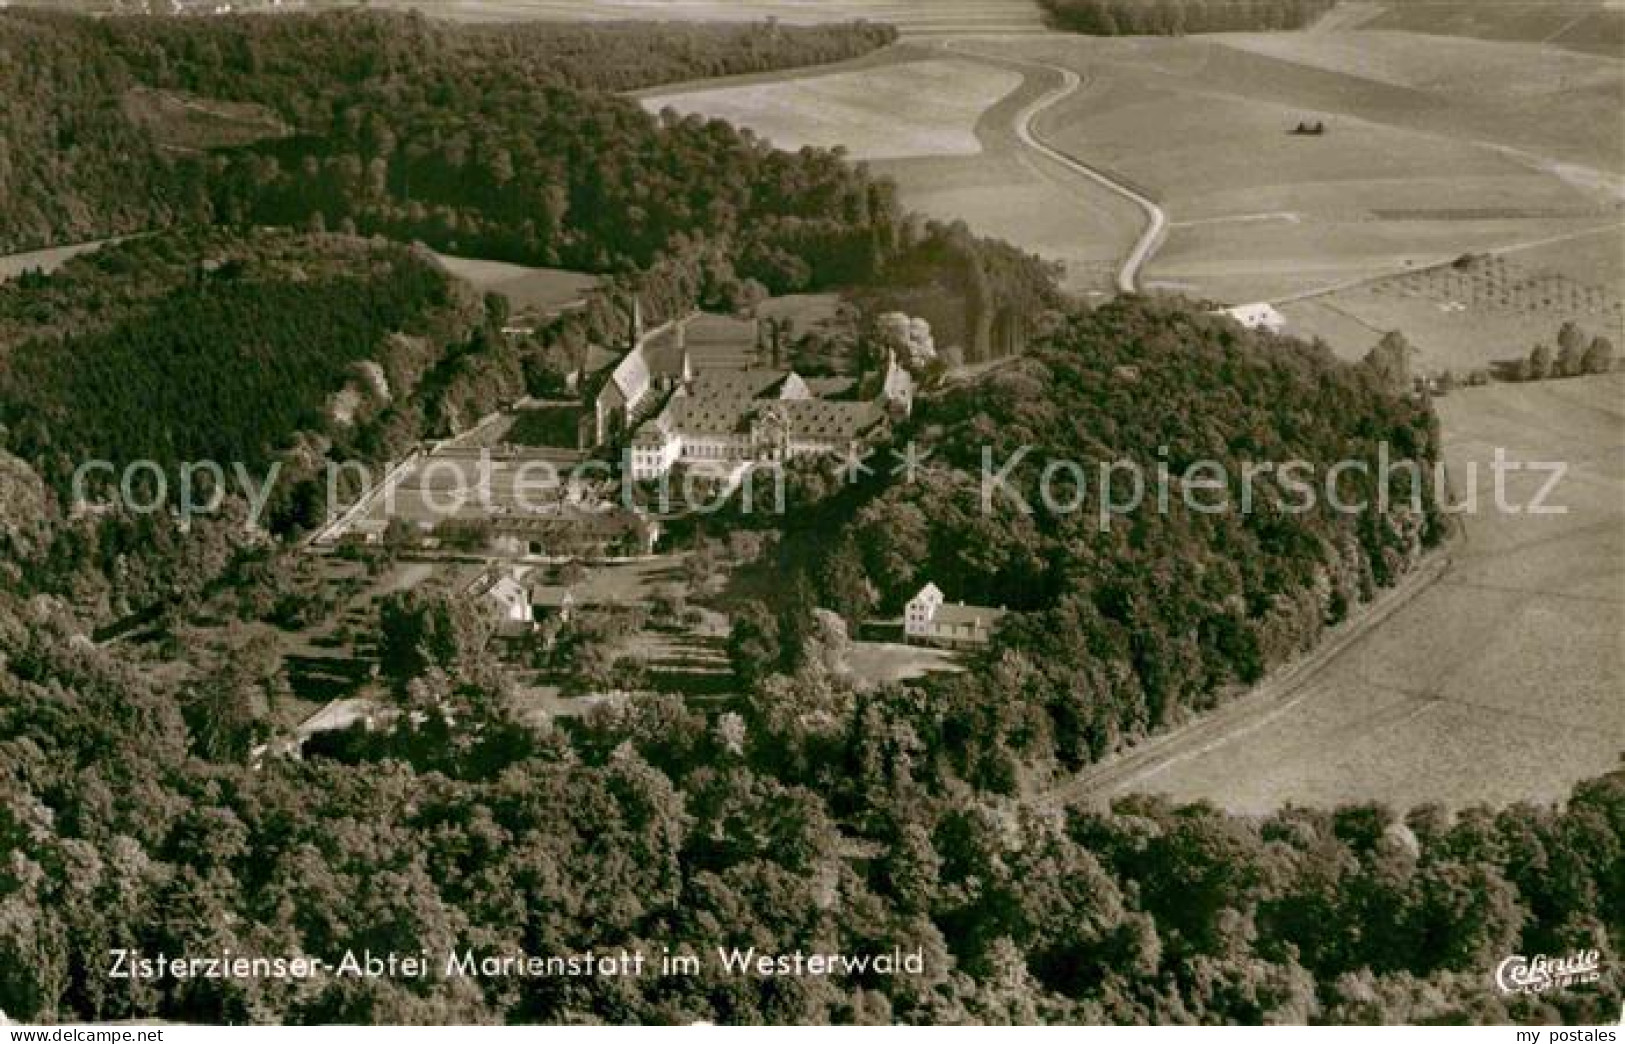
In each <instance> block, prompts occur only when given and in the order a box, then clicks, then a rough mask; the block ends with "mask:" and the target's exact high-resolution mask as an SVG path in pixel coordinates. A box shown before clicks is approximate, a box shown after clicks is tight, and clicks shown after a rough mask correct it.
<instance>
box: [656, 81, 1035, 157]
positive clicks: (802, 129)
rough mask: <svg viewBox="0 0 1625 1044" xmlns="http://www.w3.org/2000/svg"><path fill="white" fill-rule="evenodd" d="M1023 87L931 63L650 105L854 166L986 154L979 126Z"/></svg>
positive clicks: (672, 97)
mask: <svg viewBox="0 0 1625 1044" xmlns="http://www.w3.org/2000/svg"><path fill="white" fill-rule="evenodd" d="M1020 85H1021V76H1020V75H1019V74H1017V73H1013V72H1009V71H1006V70H1004V69H998V68H994V67H991V66H988V65H984V64H981V63H977V62H970V61H961V60H950V59H927V60H922V61H916V62H907V63H901V64H886V65H882V66H879V67H877V68H869V69H864V70H861V71H854V72H838V73H830V74H828V75H822V76H809V77H804V78H800V79H796V80H790V81H785V82H781V83H772V84H760V85H753V86H746V87H721V88H715V89H709V90H700V91H691V92H685V93H681V94H664V95H655V96H652V97H646V98H644V99H643V105H644V107H645V108H646V109H648V110H650V111H651V112H658V111H659V110H660V109H662V108H665V107H666V106H671V107H672V108H675V109H677V110H678V111H680V112H685V113H688V112H698V113H701V114H703V115H706V116H710V117H715V118H718V119H724V120H727V121H728V122H729V123H733V124H736V125H738V126H742V127H749V128H751V129H752V130H754V131H755V132H756V133H757V134H759V135H761V136H762V137H764V138H766V139H768V140H769V141H771V142H772V143H773V144H774V145H777V146H778V147H779V148H782V149H789V150H791V151H795V150H798V149H800V148H802V147H804V146H808V145H812V146H817V147H820V148H833V147H835V146H837V145H839V146H843V147H845V148H846V149H847V151H848V152H849V153H850V154H851V155H852V157H853V158H854V159H860V160H874V159H898V158H903V157H913V156H969V155H975V154H976V153H979V152H981V151H982V143H981V141H980V139H978V138H977V136H976V122H977V120H978V119H980V117H981V115H982V113H983V112H985V111H987V109H989V108H990V107H992V106H993V105H994V104H996V103H997V102H998V101H999V100H1000V99H1002V98H1004V97H1005V96H1007V95H1008V94H1010V92H1012V91H1014V90H1015V89H1016V88H1017V87H1019V86H1020Z"/></svg>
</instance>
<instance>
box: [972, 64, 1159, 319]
mask: <svg viewBox="0 0 1625 1044" xmlns="http://www.w3.org/2000/svg"><path fill="white" fill-rule="evenodd" d="M942 47H943V49H944V50H948V51H953V52H954V53H956V54H961V55H964V56H966V57H968V58H975V59H977V60H979V61H984V62H991V63H993V64H995V65H1002V66H1013V67H1015V68H1019V69H1022V70H1024V71H1025V72H1026V73H1027V74H1028V75H1031V74H1032V73H1033V72H1034V71H1035V70H1037V71H1041V72H1043V73H1049V74H1052V75H1055V76H1059V77H1060V78H1061V83H1060V85H1059V86H1057V87H1054V88H1051V89H1050V90H1049V91H1046V92H1045V93H1044V94H1043V95H1042V96H1040V97H1038V98H1036V99H1034V100H1033V101H1032V102H1031V103H1029V104H1028V105H1026V106H1025V107H1023V108H1022V110H1021V111H1020V112H1019V113H1017V114H1016V118H1015V132H1016V137H1017V138H1018V139H1020V141H1021V143H1022V144H1023V145H1025V146H1026V147H1027V148H1029V149H1031V150H1032V151H1034V152H1036V153H1038V154H1039V155H1041V156H1043V157H1044V158H1046V159H1048V160H1050V161H1051V162H1053V163H1056V164H1059V165H1060V166H1062V167H1064V168H1066V169H1067V170H1069V171H1071V172H1072V173H1074V174H1078V175H1080V176H1082V177H1085V178H1088V179H1089V180H1090V181H1093V182H1095V183H1097V184H1099V185H1102V186H1104V187H1105V188H1107V189H1108V190H1110V191H1112V192H1114V193H1116V194H1117V195H1119V196H1121V197H1123V198H1124V199H1126V200H1128V201H1129V202H1130V203H1133V204H1134V205H1135V206H1136V207H1138V208H1139V209H1140V211H1141V213H1143V214H1144V215H1145V220H1146V227H1145V231H1144V232H1142V233H1141V234H1140V238H1139V240H1138V241H1137V242H1136V243H1135V244H1134V248H1133V249H1132V250H1130V251H1129V254H1128V257H1127V258H1125V259H1124V261H1123V264H1122V266H1121V267H1120V268H1119V269H1118V270H1117V289H1118V290H1119V291H1121V292H1122V293H1125V294H1135V293H1139V292H1140V274H1141V272H1142V271H1143V270H1144V268H1145V266H1146V265H1147V264H1148V263H1149V262H1150V261H1151V256H1152V255H1153V254H1155V253H1156V251H1157V248H1158V247H1160V246H1161V245H1162V241H1163V238H1164V237H1165V236H1166V235H1167V234H1168V215H1167V214H1166V213H1165V212H1164V211H1163V209H1162V208H1161V207H1160V206H1158V205H1157V203H1156V201H1155V200H1153V199H1151V198H1150V197H1149V196H1146V195H1145V194H1144V193H1142V192H1140V191H1138V190H1136V189H1134V188H1132V187H1130V186H1128V185H1125V184H1123V183H1122V182H1120V181H1118V180H1116V179H1115V178H1113V177H1112V176H1111V175H1110V174H1107V173H1105V172H1104V171H1101V170H1097V169H1095V168H1094V167H1091V166H1089V164H1087V163H1084V162H1082V161H1081V160H1078V159H1077V158H1075V157H1073V156H1069V155H1067V154H1066V153H1064V152H1062V151H1061V150H1060V149H1057V148H1055V147H1053V146H1051V145H1050V144H1048V143H1047V142H1045V141H1044V139H1043V138H1041V137H1039V135H1038V131H1037V130H1036V124H1037V122H1038V119H1039V117H1041V116H1043V115H1044V114H1045V113H1046V112H1048V111H1050V110H1051V109H1053V108H1055V107H1056V106H1057V105H1059V104H1061V103H1062V102H1064V101H1066V100H1067V99H1068V98H1071V97H1072V96H1073V95H1075V94H1077V93H1078V92H1079V91H1080V90H1082V89H1083V78H1082V77H1080V76H1079V75H1078V74H1077V73H1075V72H1073V71H1072V70H1071V69H1068V68H1065V67H1064V66H1060V65H1051V64H1049V63H1048V62H1036V61H1032V60H1031V59H1026V58H1008V57H1005V56H1004V55H999V54H990V53H988V52H986V51H979V50H977V49H976V48H974V47H969V46H967V45H966V44H965V43H964V42H962V41H959V40H945V41H943V43H942Z"/></svg>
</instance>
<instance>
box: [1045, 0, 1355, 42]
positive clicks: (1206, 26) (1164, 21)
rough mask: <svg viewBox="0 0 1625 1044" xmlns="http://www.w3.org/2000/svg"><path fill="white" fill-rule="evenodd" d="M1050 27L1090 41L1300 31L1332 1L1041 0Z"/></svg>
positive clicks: (1333, 0) (1330, 5) (1335, 0)
mask: <svg viewBox="0 0 1625 1044" xmlns="http://www.w3.org/2000/svg"><path fill="white" fill-rule="evenodd" d="M1041 2H1042V3H1043V5H1044V8H1045V9H1046V10H1047V11H1048V12H1049V15H1050V18H1051V20H1052V21H1053V22H1054V24H1055V25H1056V26H1057V27H1059V28H1062V29H1070V30H1072V31H1074V32H1079V33H1088V34H1090V35H1091V36H1181V35H1184V34H1185V33H1230V32H1254V31H1257V30H1259V29H1302V28H1303V27H1304V26H1306V25H1310V24H1312V23H1313V22H1315V21H1316V20H1317V19H1319V18H1320V16H1321V15H1323V14H1325V13H1326V12H1327V11H1329V10H1331V8H1332V6H1333V5H1334V4H1336V2H1337V0H1041Z"/></svg>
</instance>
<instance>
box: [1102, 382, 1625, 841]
mask: <svg viewBox="0 0 1625 1044" xmlns="http://www.w3.org/2000/svg"><path fill="white" fill-rule="evenodd" d="M1440 413H1441V416H1442V420H1443V424H1444V434H1445V448H1446V455H1447V457H1448V460H1449V463H1450V468H1451V473H1452V476H1453V481H1454V482H1455V484H1456V485H1457V493H1458V496H1460V495H1464V494H1465V491H1466V486H1467V477H1468V475H1469V467H1470V465H1472V464H1474V463H1475V462H1476V463H1477V465H1478V468H1479V479H1480V481H1479V498H1478V499H1479V504H1480V507H1481V511H1480V513H1479V514H1477V515H1476V516H1469V517H1467V518H1465V524H1466V536H1465V539H1464V540H1463V541H1461V542H1460V543H1459V544H1458V545H1457V546H1456V547H1455V549H1454V551H1453V556H1454V564H1453V565H1452V567H1451V568H1450V570H1449V571H1448V573H1447V574H1446V575H1445V576H1444V578H1443V579H1442V580H1440V581H1439V582H1438V583H1437V584H1435V585H1434V586H1432V587H1431V588H1428V589H1426V590H1425V591H1423V592H1422V593H1421V594H1420V595H1418V596H1417V597H1416V598H1415V599H1414V600H1412V601H1411V602H1409V603H1407V604H1405V605H1404V606H1403V607H1401V608H1400V609H1399V610H1398V611H1397V612H1396V613H1395V614H1394V615H1393V616H1391V617H1390V618H1388V619H1387V620H1386V621H1384V622H1383V623H1382V624H1380V625H1379V626H1378V627H1377V628H1376V629H1375V630H1374V631H1372V632H1370V633H1369V634H1366V635H1365V636H1363V637H1362V638H1361V639H1359V640H1357V641H1356V642H1355V643H1354V644H1353V645H1352V646H1350V647H1349V648H1348V649H1347V650H1346V651H1344V652H1343V653H1342V654H1341V655H1339V656H1337V657H1336V658H1335V659H1333V660H1332V661H1331V662H1330V664H1328V665H1327V666H1326V667H1325V668H1324V669H1323V670H1321V671H1320V672H1319V673H1318V674H1316V675H1315V676H1314V677H1313V678H1312V680H1311V681H1310V682H1309V683H1308V684H1307V685H1306V686H1305V688H1304V689H1303V690H1302V691H1301V692H1299V693H1297V694H1296V695H1294V697H1293V698H1292V699H1291V700H1290V701H1289V702H1288V703H1287V704H1285V705H1284V706H1283V707H1281V708H1280V709H1279V710H1277V711H1276V712H1274V713H1273V714H1271V715H1270V716H1269V717H1268V718H1266V719H1264V720H1262V721H1261V722H1257V723H1255V724H1254V725H1252V726H1251V727H1249V728H1247V729H1245V730H1239V731H1236V732H1233V733H1231V734H1229V735H1228V736H1226V737H1224V738H1221V739H1217V740H1212V741H1208V742H1205V743H1203V744H1200V745H1197V746H1194V747H1186V748H1180V747H1178V745H1176V746H1175V747H1174V748H1170V750H1169V751H1168V756H1167V757H1166V758H1164V759H1162V760H1160V761H1159V762H1157V764H1156V766H1155V767H1153V768H1151V769H1149V770H1147V771H1142V772H1140V773H1139V774H1138V775H1137V776H1136V777H1135V778H1133V779H1132V780H1130V781H1129V782H1127V783H1126V784H1121V785H1120V788H1119V791H1120V792H1122V791H1130V790H1132V791H1154V792H1163V793H1168V794H1171V795H1173V796H1174V797H1177V798H1180V799H1207V800H1211V801H1214V802H1216V803H1218V804H1220V805H1223V806H1225V807H1227V808H1230V809H1234V810H1238V811H1246V812H1262V811H1265V810H1267V809H1271V808H1275V807H1278V806H1279V805H1280V803H1281V802H1282V801H1285V800H1291V801H1293V802H1295V803H1300V804H1310V805H1321V806H1331V805H1335V804H1338V803H1341V802H1347V801H1362V800H1379V801H1386V802H1388V803H1390V804H1392V805H1394V806H1397V807H1406V806H1412V805H1416V804H1419V803H1422V802H1429V801H1437V802H1441V803H1444V804H1447V805H1454V806H1460V805H1466V804H1472V803H1476V802H1488V803H1490V804H1503V803H1509V802H1513V801H1519V800H1533V801H1551V800H1558V799H1560V798H1562V797H1563V796H1564V795H1566V794H1567V793H1568V791H1569V788H1570V786H1571V785H1572V784H1573V783H1574V782H1575V781H1577V780H1580V779H1584V778H1587V777H1590V776H1594V775H1597V774H1600V773H1602V772H1605V771H1607V770H1609V769H1611V768H1613V767H1615V766H1616V765H1617V764H1618V761H1619V757H1620V754H1621V752H1622V751H1625V700H1621V699H1620V690H1619V679H1620V678H1621V677H1625V640H1622V638H1621V636H1622V635H1625V376H1622V375H1614V376H1609V377H1589V378H1576V379H1570V380H1560V381H1548V382H1543V383H1537V384H1522V385H1493V386H1490V387H1487V388H1479V389H1471V390H1468V391H1464V392H1458V393H1456V394H1454V395H1451V396H1450V397H1449V398H1447V399H1445V400H1443V401H1442V402H1441V404H1440ZM1498 447H1504V448H1505V450H1506V453H1507V455H1508V457H1509V458H1510V459H1511V460H1514V461H1566V462H1568V464H1569V465H1570V467H1569V472H1568V475H1567V476H1566V478H1565V479H1564V481H1563V482H1562V483H1561V485H1560V486H1559V487H1558V489H1557V490H1556V492H1555V493H1554V494H1553V495H1552V497H1551V499H1550V500H1549V502H1548V503H1549V504H1550V505H1553V506H1558V505H1560V506H1563V507H1566V508H1567V514H1563V515H1539V516H1535V515H1530V514H1527V513H1525V514H1518V515H1512V514H1505V513H1498V512H1496V511H1495V510H1494V493H1493V488H1492V484H1491V476H1490V473H1489V471H1488V465H1487V462H1489V461H1490V460H1491V459H1492V458H1493V455H1494V453H1495V451H1496V449H1497V448H1498ZM1545 481H1546V480H1545V477H1544V476H1543V475H1539V474H1518V473H1514V474H1512V475H1510V476H1509V477H1508V479H1507V498H1506V499H1507V502H1508V503H1512V504H1526V503H1528V502H1529V501H1530V498H1532V497H1533V496H1534V495H1535V494H1536V492H1537V490H1538V489H1539V487H1540V486H1542V485H1544V483H1545Z"/></svg>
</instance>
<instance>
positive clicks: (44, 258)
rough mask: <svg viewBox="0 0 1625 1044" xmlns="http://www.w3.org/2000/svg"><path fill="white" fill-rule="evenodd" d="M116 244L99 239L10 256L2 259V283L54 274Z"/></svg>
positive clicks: (0, 275)
mask: <svg viewBox="0 0 1625 1044" xmlns="http://www.w3.org/2000/svg"><path fill="white" fill-rule="evenodd" d="M116 242H118V240H116V239H98V240H95V241H93V242H89V243H75V244H73V245H72V246H59V247H51V248H49V249H46V250H29V251H27V252H25V253H21V254H8V255H6V256H5V257H0V283H4V282H6V281H8V280H11V279H16V278H17V277H18V276H20V275H22V274H23V273H24V272H31V271H37V272H44V273H50V272H54V271H56V270H57V269H58V268H61V267H62V266H63V265H65V264H67V263H68V262H69V261H71V260H73V259H74V258H76V257H78V256H79V255H80V254H88V253H90V252H91V251H93V250H99V249H100V248H101V247H102V245H103V244H104V243H116Z"/></svg>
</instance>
